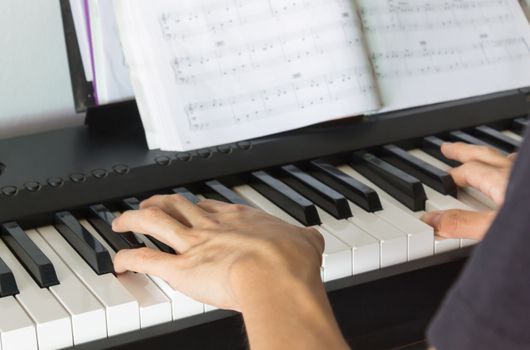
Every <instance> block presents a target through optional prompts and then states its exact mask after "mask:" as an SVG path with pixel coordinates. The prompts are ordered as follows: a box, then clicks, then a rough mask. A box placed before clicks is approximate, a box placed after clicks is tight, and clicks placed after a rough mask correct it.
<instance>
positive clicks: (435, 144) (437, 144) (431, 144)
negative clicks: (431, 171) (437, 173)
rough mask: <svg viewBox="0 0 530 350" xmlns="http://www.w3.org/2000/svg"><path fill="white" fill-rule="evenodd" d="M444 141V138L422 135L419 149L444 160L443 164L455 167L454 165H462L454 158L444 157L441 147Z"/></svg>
mask: <svg viewBox="0 0 530 350" xmlns="http://www.w3.org/2000/svg"><path fill="white" fill-rule="evenodd" d="M444 142H445V140H442V139H441V138H439V137H436V136H428V137H424V138H423V140H422V142H421V149H422V150H423V151H424V152H425V153H427V154H429V155H430V156H432V157H434V158H436V159H438V160H439V161H441V162H444V163H445V164H447V165H449V166H450V167H453V168H456V167H458V166H460V165H462V164H461V163H459V162H457V161H455V160H452V159H448V158H446V157H445V156H444V155H443V153H442V150H441V147H442V144H443V143H444Z"/></svg>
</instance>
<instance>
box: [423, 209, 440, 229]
mask: <svg viewBox="0 0 530 350" xmlns="http://www.w3.org/2000/svg"><path fill="white" fill-rule="evenodd" d="M421 220H422V221H423V222H425V223H426V224H427V225H429V226H431V227H434V228H438V227H439V226H440V222H441V221H442V213H439V212H432V213H427V214H425V215H423V217H422V218H421Z"/></svg>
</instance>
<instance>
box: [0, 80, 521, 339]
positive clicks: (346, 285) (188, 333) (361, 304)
mask: <svg viewBox="0 0 530 350" xmlns="http://www.w3.org/2000/svg"><path fill="white" fill-rule="evenodd" d="M529 106H530V104H529V90H527V89H521V90H516V91H510V92H504V93H498V94H494V95H489V96H482V97H477V98H471V99H467V100H463V101H457V102H450V103H444V104H439V105H435V106H428V107H422V108H416V109H412V110H407V111H400V112H394V113H388V114H383V115H374V116H371V117H364V118H361V119H351V120H345V121H338V122H333V123H327V124H323V125H318V126H313V127H308V128H305V129H302V130H297V131H294V132H287V133H284V134H280V135H274V136H270V137H264V138H260V139H257V140H250V141H245V142H240V143H236V144H230V145H224V146H219V147H214V148H209V149H204V150H198V151H193V152H163V151H158V150H155V151H149V150H148V149H147V147H146V143H145V139H144V138H143V136H142V134H141V131H142V129H141V124H140V122H139V116H138V111H137V109H136V106H135V104H134V102H125V103H121V104H116V105H109V106H103V107H98V108H94V109H90V110H89V113H88V116H87V125H85V126H83V127H76V128H69V129H64V130H58V131H52V132H47V133H43V134H37V135H32V136H25V137H19V138H14V139H8V140H3V141H0V163H1V164H2V166H1V169H2V172H1V175H0V208H1V210H0V222H2V223H5V222H10V221H16V222H17V223H19V225H20V226H21V227H23V228H28V229H29V228H32V227H40V226H44V225H49V224H51V223H53V214H54V213H56V212H59V211H62V210H69V211H70V212H72V213H74V214H75V215H79V216H80V217H84V216H86V215H87V210H88V207H89V206H90V205H92V204H97V203H105V204H106V205H107V206H108V207H109V208H115V207H116V208H117V207H118V206H119V203H120V201H121V200H122V199H123V198H127V197H130V196H136V197H139V198H145V197H148V196H150V195H152V194H156V193H169V192H170V190H171V189H172V188H174V187H176V186H181V185H186V186H188V185H190V186H192V187H193V185H194V184H196V183H200V182H204V181H206V180H209V179H221V180H222V181H223V182H224V183H226V184H229V185H234V186H235V185H237V184H239V183H241V182H244V181H246V180H245V176H244V175H241V174H246V173H249V172H251V171H254V170H262V169H271V168H274V167H277V166H279V165H283V164H291V163H295V164H301V165H302V166H303V164H304V163H305V162H307V161H309V160H312V159H316V158H323V159H326V160H328V161H329V162H330V163H333V164H337V163H340V162H341V161H344V159H346V157H348V155H349V154H351V152H353V151H355V150H364V149H371V148H374V147H377V146H379V145H384V144H389V143H397V144H399V145H402V146H403V147H404V148H413V147H416V146H418V145H419V144H420V143H421V140H422V138H423V137H425V136H430V135H441V136H442V137H443V136H444V135H446V134H447V132H449V131H451V130H455V129H459V130H467V129H469V130H470V132H471V133H472V132H473V130H474V127H476V126H479V125H490V126H492V127H494V128H497V129H500V130H502V129H511V128H512V126H513V121H514V119H515V118H518V117H526V116H528V112H529ZM125 121H126V122H125ZM471 250H472V248H464V249H460V250H456V251H453V252H449V253H445V254H440V255H435V256H432V257H428V258H424V259H420V260H415V261H410V262H407V263H404V264H400V265H396V266H391V267H388V268H383V269H380V270H376V271H372V272H368V273H364V274H360V275H355V276H353V277H348V278H344V279H341V280H336V281H332V282H329V283H327V285H326V287H327V289H328V291H329V297H330V299H331V301H332V305H333V308H334V310H335V313H336V316H337V318H338V320H339V323H340V325H341V328H342V330H343V332H344V334H345V336H346V337H347V339H348V341H349V342H350V344H351V345H352V346H353V347H355V348H359V349H383V348H384V349H386V348H396V347H398V346H401V345H403V344H410V343H414V342H417V341H422V340H423V339H424V332H425V328H426V325H427V324H428V322H429V320H430V319H431V317H432V316H433V314H434V313H435V311H436V309H437V308H438V306H439V304H440V302H441V301H442V300H443V297H444V295H445V294H446V293H447V291H448V289H449V288H450V286H451V284H452V283H453V281H454V280H455V279H456V278H457V277H458V275H459V273H460V271H461V269H462V266H464V264H465V261H466V259H467V257H468V256H469V254H470V252H471ZM169 344H172V345H174V346H179V347H180V348H184V349H210V348H211V349H238V348H246V347H247V342H246V339H245V332H244V326H243V323H242V320H241V318H240V316H239V315H237V314H235V313H232V312H227V311H214V312H210V313H207V314H204V315H200V316H194V317H191V318H188V319H182V320H178V321H175V322H173V323H170V324H164V325H160V326H156V327H152V328H148V329H142V330H140V331H137V332H134V333H130V334H124V335H120V336H117V337H113V338H109V339H104V340H100V341H96V342H93V343H89V344H85V345H81V346H78V347H77V348H79V349H101V348H123V349H134V348H138V349H140V348H147V347H153V348H165V347H167V346H168V345H169Z"/></svg>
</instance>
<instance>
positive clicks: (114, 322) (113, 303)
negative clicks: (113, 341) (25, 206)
mask: <svg viewBox="0 0 530 350" xmlns="http://www.w3.org/2000/svg"><path fill="white" fill-rule="evenodd" d="M37 232H39V234H40V235H41V237H42V238H43V239H44V240H45V241H46V242H47V243H48V244H49V245H50V246H51V247H52V249H53V250H54V251H55V252H56V253H57V255H59V257H61V259H62V260H63V261H64V263H65V264H66V265H67V266H68V267H69V268H70V270H71V271H72V272H73V273H74V274H75V275H76V276H77V278H78V279H79V280H80V281H81V282H83V284H84V285H85V286H86V287H87V288H88V289H89V290H90V291H91V292H92V293H93V294H94V296H95V297H96V298H97V299H98V300H99V302H100V303H101V304H102V305H103V306H104V307H105V314H106V318H107V334H108V336H109V337H112V336H115V335H118V334H122V333H127V332H132V331H135V330H138V329H140V311H139V306H138V301H137V300H136V299H135V298H134V297H133V296H132V295H131V294H130V293H129V292H128V291H127V290H126V289H125V288H124V287H123V286H122V284H121V283H120V282H119V281H118V280H117V279H116V277H115V276H114V275H113V274H110V273H108V274H104V275H97V274H96V273H95V272H94V270H93V269H92V268H91V267H90V266H89V265H88V264H87V263H86V262H85V261H84V260H83V258H81V256H80V255H79V254H78V253H77V252H76V251H75V250H74V249H73V248H72V247H71V246H70V245H69V244H68V242H67V241H66V240H65V239H64V238H63V237H62V236H61V234H60V233H59V232H58V231H57V230H56V229H55V228H54V227H53V226H46V227H41V228H38V229H37Z"/></svg>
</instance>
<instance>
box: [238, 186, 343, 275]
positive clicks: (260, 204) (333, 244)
mask: <svg viewBox="0 0 530 350" xmlns="http://www.w3.org/2000/svg"><path fill="white" fill-rule="evenodd" d="M234 191H235V192H236V193H237V194H239V195H240V196H241V197H243V198H245V199H246V200H248V201H249V202H250V203H251V204H252V205H254V206H256V208H259V209H261V210H263V211H265V212H267V213H269V214H271V215H274V216H276V217H277V218H279V219H281V220H283V221H285V222H287V223H290V224H292V225H296V226H302V224H300V223H299V222H298V221H296V220H295V219H294V218H293V217H291V216H290V215H288V214H287V213H286V212H285V211H283V210H282V209H281V208H279V207H278V206H276V205H275V204H274V203H272V202H271V201H269V200H268V199H266V198H265V197H264V196H262V195H261V194H259V193H258V192H257V191H255V190H254V189H252V188H251V187H250V186H246V185H244V186H238V187H236V188H234ZM314 228H315V229H317V230H318V231H319V232H320V233H321V234H322V236H323V237H324V241H325V243H326V244H325V249H324V255H323V260H324V263H323V265H324V266H323V267H324V281H325V282H327V281H331V280H335V279H339V278H343V277H347V276H351V275H352V274H353V266H352V261H353V257H352V247H350V246H348V245H347V244H346V243H344V242H343V241H341V240H340V239H338V238H336V237H335V236H334V235H332V234H331V233H329V232H328V231H327V230H326V229H324V228H323V227H320V226H315V227H314Z"/></svg>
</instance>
